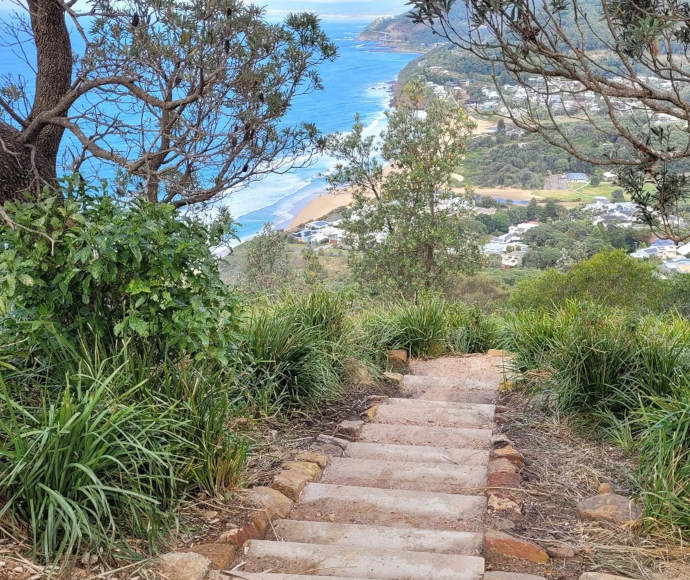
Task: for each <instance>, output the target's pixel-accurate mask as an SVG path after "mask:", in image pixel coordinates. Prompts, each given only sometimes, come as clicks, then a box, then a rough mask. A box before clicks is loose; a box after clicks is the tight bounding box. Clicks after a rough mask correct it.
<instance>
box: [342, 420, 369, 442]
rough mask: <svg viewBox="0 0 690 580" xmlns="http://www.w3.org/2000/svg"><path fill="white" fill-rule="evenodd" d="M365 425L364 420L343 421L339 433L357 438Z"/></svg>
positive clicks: (349, 437) (350, 437)
mask: <svg viewBox="0 0 690 580" xmlns="http://www.w3.org/2000/svg"><path fill="white" fill-rule="evenodd" d="M363 426H364V421H341V423H340V425H338V435H342V436H343V437H347V438H348V439H357V438H358V437H359V434H360V432H361V431H362V427H363Z"/></svg>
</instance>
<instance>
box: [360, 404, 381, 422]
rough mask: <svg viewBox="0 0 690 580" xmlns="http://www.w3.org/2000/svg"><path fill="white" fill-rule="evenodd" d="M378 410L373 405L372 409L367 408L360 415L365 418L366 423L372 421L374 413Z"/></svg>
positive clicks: (377, 407) (376, 406)
mask: <svg viewBox="0 0 690 580" xmlns="http://www.w3.org/2000/svg"><path fill="white" fill-rule="evenodd" d="M378 410H379V406H378V405H374V406H373V407H369V408H368V409H367V410H366V411H364V412H363V413H362V417H363V418H365V419H366V420H367V421H373V420H374V418H375V417H376V412H377V411H378Z"/></svg>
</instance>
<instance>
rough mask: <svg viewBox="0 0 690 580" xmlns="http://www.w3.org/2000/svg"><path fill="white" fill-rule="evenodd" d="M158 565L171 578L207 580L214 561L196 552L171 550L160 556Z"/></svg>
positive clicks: (171, 579) (178, 579) (175, 579)
mask: <svg viewBox="0 0 690 580" xmlns="http://www.w3.org/2000/svg"><path fill="white" fill-rule="evenodd" d="M158 567H159V569H160V571H161V572H162V573H163V574H165V576H166V578H169V579H170V580H205V578H206V576H207V575H208V573H209V572H210V571H211V570H212V569H213V562H212V561H211V560H210V559H209V558H207V557H206V556H202V555H201V554H195V553H194V552H170V553H168V554H164V555H162V556H161V557H160V558H159V564H158Z"/></svg>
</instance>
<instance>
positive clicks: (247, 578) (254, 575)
mask: <svg viewBox="0 0 690 580" xmlns="http://www.w3.org/2000/svg"><path fill="white" fill-rule="evenodd" d="M220 577H221V578H222V579H223V580H367V578H345V577H344V576H312V575H311V574H306V575H305V574H274V573H273V572H232V573H230V574H228V573H223V574H221V575H220Z"/></svg>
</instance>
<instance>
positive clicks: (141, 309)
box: [0, 189, 235, 360]
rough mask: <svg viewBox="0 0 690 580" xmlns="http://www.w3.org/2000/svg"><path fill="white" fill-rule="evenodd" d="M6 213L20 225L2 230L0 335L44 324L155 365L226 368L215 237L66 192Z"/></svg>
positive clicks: (230, 307) (157, 212) (225, 302)
mask: <svg viewBox="0 0 690 580" xmlns="http://www.w3.org/2000/svg"><path fill="white" fill-rule="evenodd" d="M5 209H6V211H7V213H8V214H9V216H10V218H11V219H12V220H13V221H14V222H15V224H16V225H15V227H13V228H9V227H3V228H2V229H0V247H3V248H5V249H4V250H3V251H2V252H0V304H4V309H5V311H6V312H8V313H9V314H11V316H10V317H9V318H6V320H5V323H4V325H5V327H7V326H8V325H10V324H11V323H12V322H13V321H25V320H28V321H30V322H32V323H33V322H37V323H39V325H44V324H45V323H50V324H52V325H54V326H55V327H56V329H57V330H58V332H60V333H63V334H66V335H68V336H70V337H72V338H73V337H76V336H78V335H79V334H88V333H95V334H97V335H99V336H100V337H101V338H102V339H103V340H108V341H110V342H115V341H116V340H129V341H130V343H131V344H133V343H139V344H140V345H141V348H144V349H146V350H147V351H150V350H156V351H158V352H159V353H160V354H161V356H163V355H164V353H168V354H181V353H184V354H186V355H189V354H192V355H194V356H203V357H205V358H208V357H209V356H216V357H219V358H221V359H223V360H225V358H226V356H227V349H228V347H229V345H230V344H231V341H232V340H231V339H232V330H233V328H234V318H235V316H234V311H235V300H234V298H233V295H232V294H231V293H230V292H229V291H228V289H227V287H226V286H225V285H224V284H223V282H222V281H221V279H220V276H219V274H218V269H217V263H216V259H215V258H214V256H213V255H212V254H211V251H210V249H209V244H212V243H214V242H217V241H218V240H219V237H220V236H221V234H222V231H221V230H220V229H218V228H215V227H214V228H207V227H205V226H203V225H202V224H200V223H199V222H196V221H193V220H190V219H186V218H184V217H182V216H180V215H177V214H176V212H175V209H174V208H173V207H172V206H169V205H164V204H149V203H145V202H140V201H134V202H132V203H130V204H128V205H120V204H118V203H116V202H115V201H113V200H112V199H111V198H109V197H108V196H106V195H102V196H91V195H89V192H85V191H81V192H80V193H79V195H72V194H71V193H70V190H69V189H67V190H66V195H65V196H62V195H57V194H56V195H53V196H48V197H45V198H43V199H42V200H40V201H38V202H35V203H14V204H6V206H5ZM29 328H30V327H29V326H26V325H25V326H24V327H23V328H22V334H25V332H26V331H27V329H29ZM37 340H39V341H42V340H44V339H41V338H38V339H37Z"/></svg>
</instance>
